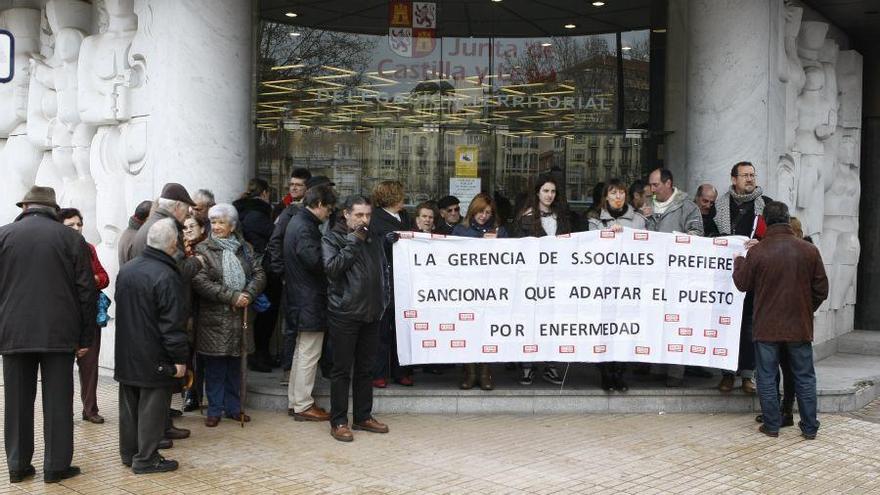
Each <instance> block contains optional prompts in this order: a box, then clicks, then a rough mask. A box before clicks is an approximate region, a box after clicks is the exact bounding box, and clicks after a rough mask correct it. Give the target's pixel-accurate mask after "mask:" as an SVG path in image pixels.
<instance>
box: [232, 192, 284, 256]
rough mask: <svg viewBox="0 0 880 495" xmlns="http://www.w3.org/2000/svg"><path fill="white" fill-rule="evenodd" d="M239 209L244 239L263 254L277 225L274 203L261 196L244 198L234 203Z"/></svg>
mask: <svg viewBox="0 0 880 495" xmlns="http://www.w3.org/2000/svg"><path fill="white" fill-rule="evenodd" d="M232 206H234V207H235V209H236V210H238V223H239V224H240V225H241V232H242V234H243V235H244V240H245V241H247V242H249V243H250V244H251V246H253V248H254V251H256V252H257V254H259V255H262V254H263V253H264V252H265V251H266V247H267V246H268V244H269V238H271V237H272V231H273V230H274V229H275V225H274V224H273V223H272V205H270V204H269V203H267V202H265V201H263V200H262V199H260V198H243V199H239V200H238V201H235V202H234V203H232Z"/></svg>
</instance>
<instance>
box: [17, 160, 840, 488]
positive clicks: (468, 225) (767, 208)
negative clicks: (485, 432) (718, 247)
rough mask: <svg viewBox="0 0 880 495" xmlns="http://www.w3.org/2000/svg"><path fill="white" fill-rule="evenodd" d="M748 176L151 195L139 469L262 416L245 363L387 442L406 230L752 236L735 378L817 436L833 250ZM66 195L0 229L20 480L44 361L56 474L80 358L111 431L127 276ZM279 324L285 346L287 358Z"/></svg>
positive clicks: (124, 425)
mask: <svg viewBox="0 0 880 495" xmlns="http://www.w3.org/2000/svg"><path fill="white" fill-rule="evenodd" d="M730 177H731V179H730V181H731V182H730V186H729V187H728V188H727V189H726V190H725V191H724V193H723V194H721V195H720V196H719V194H718V190H717V189H716V188H715V187H714V186H713V185H711V184H703V185H701V186H700V187H699V188H698V190H697V192H696V194H695V195H694V196H690V195H688V194H687V193H686V192H684V191H682V190H680V189H679V188H678V187H676V186H675V184H674V179H673V176H672V173H671V172H670V171H669V170H667V169H656V170H654V171H652V172H651V173H650V174H649V176H648V177H647V181H635V182H634V183H633V184H625V183H624V182H622V181H621V180H618V179H610V180H607V181H606V182H604V183H601V184H599V185H598V186H597V187H596V188H595V190H594V198H593V199H594V201H593V204H592V206H591V207H590V209H589V210H587V211H586V212H585V214H583V215H582V214H579V213H578V212H576V211H575V210H574V209H572V208H570V207H569V205H568V204H567V201H566V198H565V192H564V176H563V175H562V173H561V171H558V170H551V171H549V172H547V173H543V174H541V175H539V176H538V177H536V179H535V180H534V184H533V187H532V188H531V189H530V190H529V191H527V192H524V193H523V194H521V195H520V196H519V197H517V198H516V201H515V203H514V204H511V202H510V201H509V200H506V199H505V198H503V197H501V196H500V195H498V194H495V195H490V194H488V193H480V194H478V195H476V196H475V197H474V198H468V199H469V201H468V202H467V205H468V207H467V211H462V209H461V205H462V202H461V200H460V199H459V198H456V197H454V196H444V197H442V198H439V199H438V200H437V201H428V202H424V203H421V204H419V205H417V206H416V207H415V208H414V209H413V210H412V211H411V212H410V211H408V210H407V209H406V208H405V207H404V203H405V191H404V186H403V185H402V184H401V183H400V182H398V181H383V182H380V183H379V184H378V185H377V186H376V188H375V190H374V191H373V192H372V195H371V197H369V198H368V197H365V196H360V195H354V196H350V197H348V198H344V199H342V200H340V199H339V198H337V194H336V191H335V190H334V184H333V183H332V181H331V180H330V179H328V178H327V177H324V176H312V175H311V173H310V172H309V170H307V169H304V168H297V169H295V170H294V171H293V173H292V175H291V177H290V182H289V192H288V194H287V195H286V196H285V197H284V198H283V199H282V200H281V201H280V202H279V203H278V204H277V205H273V204H272V203H271V190H270V187H269V185H268V183H267V182H266V181H264V180H262V179H253V180H251V181H250V183H249V184H248V186H247V189H246V191H245V192H244V194H243V195H242V197H241V198H239V199H238V200H236V201H234V202H233V203H231V204H230V203H220V204H217V203H216V202H215V199H214V196H213V194H212V193H211V192H210V191H208V190H204V189H202V190H198V191H196V192H195V193H194V194H193V195H192V196H190V194H189V192H188V191H187V190H186V189H185V188H184V187H183V186H181V185H180V184H175V183H169V184H166V185H165V187H164V188H163V190H162V192H161V194H160V196H159V198H158V199H156V200H155V201H150V200H145V201H144V202H142V203H141V204H139V205H138V206H137V208H136V209H135V211H134V212H133V214H132V216H131V219H130V222H129V226H128V229H126V230H125V231H123V232H122V233H121V234H120V236H119V239H118V257H119V259H118V261H119V265H120V270H119V273H118V275H117V277H116V283H115V294H114V297H113V298H112V300H113V304H115V306H116V307H115V318H116V321H115V328H116V346H115V363H116V364H115V370H114V378H115V379H116V381H118V382H119V407H120V415H119V417H120V420H119V421H120V437H119V453H120V457H121V460H122V462H123V464H125V465H126V466H129V467H131V468H132V470H133V472H135V473H138V474H143V473H155V472H164V471H172V470H174V469H176V468H177V463H176V462H175V461H173V460H168V459H165V458H164V457H163V456H162V455H160V454H159V450H160V449H167V448H171V447H173V441H174V440H181V439H184V438H187V437H188V436H189V435H190V431H189V430H186V429H182V428H177V427H175V426H174V424H173V419H172V418H174V417H176V416H180V415H182V414H183V413H185V412H190V411H196V410H200V409H201V408H202V407H203V406H205V405H206V410H205V411H204V414H205V419H204V423H205V426H206V427H216V426H217V425H218V424H219V423H220V421H222V420H223V419H232V420H235V421H238V422H242V423H244V422H248V421H250V420H251V418H250V417H249V416H248V415H247V414H245V413H244V411H243V410H242V404H241V396H242V392H243V390H242V387H243V386H245V385H244V384H243V383H242V374H243V373H244V372H245V369H244V368H243V366H245V365H244V364H243V363H244V362H247V367H248V369H249V370H251V371H254V372H271V371H272V369H273V368H275V367H280V368H281V369H282V378H281V383H282V385H284V386H286V387H287V391H288V414H289V415H290V416H292V417H293V419H294V420H296V421H314V422H328V421H329V423H330V434H331V436H332V437H333V438H335V439H336V440H339V441H344V442H350V441H352V440H353V439H354V434H353V431H352V430H361V431H367V432H373V433H387V432H388V431H389V428H388V426H387V425H385V424H383V423H381V422H379V421H378V420H377V419H376V418H375V417H374V416H373V414H372V403H373V389H374V388H385V387H388V386H389V385H391V384H392V383H395V384H398V385H401V386H414V385H415V382H416V378H415V377H414V373H413V372H414V370H413V367H410V366H401V365H400V363H399V362H398V359H397V343H396V333H395V310H394V287H393V269H394V267H393V263H392V261H393V256H392V248H393V244H394V243H395V242H396V240H397V239H398V235H397V234H396V233H397V232H400V231H419V232H426V233H433V234H442V235H447V236H463V237H472V238H481V239H493V238H504V237H542V236H554V235H563V234H569V233H573V232H579V231H585V230H607V229H610V230H616V231H620V230H621V229H622V228H624V227H630V228H634V229H646V230H651V231H657V232H683V233H687V234H690V235H696V236H704V235H705V236H718V235H722V236H723V235H741V236H745V237H748V238H749V241H748V242H747V243H746V246H745V247H746V249H748V253H750V254H749V255H748V256H746V257H738V258H737V259H736V260H735V263H734V266H735V270H734V282H735V284H736V286H737V287H738V288H739V289H740V290H742V291H744V292H746V294H747V295H746V300H745V304H744V307H743V318H742V327H741V332H740V335H741V340H740V350H739V369H738V371H737V373H736V374H738V375H740V376H741V382H740V386H741V388H742V390H743V391H744V392H745V393H750V394H754V393H756V391H757V393H758V395H759V397H760V400H761V405H762V410H763V412H762V415H760V416H759V417H758V418H757V419H758V420H759V422H762V424H761V426H760V428H759V429H760V431H761V432H763V433H765V434H767V435H771V436H776V435H778V430H779V428H780V427H781V426H789V425H792V424H793V414H792V410H793V403H794V400H795V398H796V399H797V401H798V405H799V412H800V416H801V423H800V427H801V430H802V434H803V435H804V436H805V437H807V438H814V437H815V435H816V431H817V429H818V421H817V419H816V390H815V389H816V385H815V373H814V371H813V363H812V350H811V344H810V342H811V341H812V313H813V311H815V310H816V309H817V308H818V305H819V304H821V302H822V301H823V300H824V299H825V298H826V297H827V291H828V282H827V278H826V277H825V273H824V269H823V265H822V261H821V257H820V256H819V252H818V250H817V249H816V248H815V247H814V246H812V245H811V244H809V243H808V242H807V241H803V240H801V239H800V237H802V234H801V233H797V234H796V233H795V231H794V230H793V226H797V225H798V224H797V222H796V219H793V218H790V216H789V213H788V209H787V207H786V205H784V204H782V203H778V202H775V201H773V200H772V199H770V198H768V197H767V196H765V195H764V194H763V191H762V190H761V188H760V187H759V186H758V185H757V175H756V173H755V167H754V166H753V165H752V164H751V163H748V162H741V163H737V164H736V165H734V166H733V168H732V170H731V174H730ZM54 196H55V195H54V191H53V190H52V189H51V188H45V187H39V186H35V187H34V188H32V189H31V191H30V192H29V193H28V194H27V196H26V197H25V198H24V199H23V200H22V201H21V202H20V203H18V205H19V206H20V207H21V208H22V210H23V211H22V214H21V216H19V217H18V218H17V219H16V221H15V222H13V223H11V224H9V225H7V226H4V227H2V228H0V255H2V256H0V279H2V280H4V285H3V287H2V288H0V354H2V355H3V372H4V383H5V387H4V394H5V404H6V411H7V412H6V417H5V420H6V425H5V433H6V436H5V438H6V452H7V462H8V466H9V471H10V480H11V481H12V482H16V481H21V480H23V479H25V478H27V477H29V476H32V475H33V474H34V469H33V466H32V465H31V458H32V456H33V450H34V445H33V419H32V418H33V407H34V399H35V394H36V383H37V382H36V376H37V369H38V368H39V369H40V371H41V375H42V386H43V410H44V412H45V423H44V432H45V442H46V444H47V448H46V451H45V456H46V458H45V463H44V466H45V467H44V480H45V481H46V482H56V481H60V480H62V479H65V478H69V477H71V476H75V475H77V474H79V469H78V468H76V467H75V466H71V459H72V453H73V434H72V424H71V423H72V401H73V397H72V394H73V384H72V378H71V375H72V373H71V370H72V366H73V361H74V359H76V362H77V363H78V367H79V373H80V381H81V391H82V418H83V420H84V421H88V422H91V423H95V424H100V423H103V422H104V419H103V417H102V416H101V415H100V414H99V411H98V405H97V401H96V388H97V377H98V355H99V350H100V341H101V338H100V337H101V327H102V326H105V325H106V324H107V321H108V319H109V316H108V305H109V304H110V301H111V299H110V298H109V297H108V296H107V294H104V293H103V292H102V290H103V289H105V288H106V287H107V286H108V284H109V282H110V277H109V276H108V274H107V272H106V271H105V270H104V268H103V267H102V266H101V263H100V261H99V260H98V256H97V254H96V250H95V248H94V246H91V245H89V244H88V243H86V242H85V240H84V239H83V238H82V236H81V235H80V234H79V233H80V231H81V230H82V225H83V222H88V221H90V219H87V218H83V215H82V214H81V213H80V212H79V211H78V210H76V209H72V208H65V209H61V208H59V207H58V205H57V203H56V201H55V197H54ZM410 213H412V216H411V215H410ZM47 296H48V297H49V298H50V299H49V300H48V301H47V300H46V297H47ZM38 301H40V302H38ZM278 328H280V335H279V337H278V340H279V341H280V342H281V345H280V349H279V350H278V352H275V353H273V352H272V350H273V349H272V347H273V346H272V342H274V341H275V340H273V335H274V333H275V331H276V329H278ZM452 367H453V366H452V365H431V366H424V367H422V372H424V373H432V374H443V373H445V372H447V371H448V370H450V368H452ZM780 367H781V371H782V373H781V376H782V384H783V388H784V391H785V394H784V397H783V400H782V402H781V405H780V402H779V396H778V392H777V391H778V389H779V384H778V381H779V376H780V372H779V371H780ZM507 368H508V369H509V370H510V371H511V373H516V376H517V379H518V382H519V383H520V384H521V385H522V386H529V385H531V384H532V383H533V381H534V380H535V378H536V376H537V377H540V378H541V379H542V380H544V381H546V382H549V383H552V384H555V385H560V384H562V383H563V376H562V374H561V373H560V371H559V369H558V367H557V365H556V364H555V363H549V362H548V363H518V364H510V365H508V367H507ZM633 368H634V369H633V370H632V371H633V373H635V374H647V373H654V374H660V375H662V376H665V383H666V386H668V387H681V386H683V385H684V384H685V377H686V376H688V375H691V376H693V375H696V376H704V377H711V376H714V373H713V372H712V371H710V370H706V369H702V368H697V367H694V368H691V367H687V368H686V367H684V366H676V365H662V366H658V365H652V366H647V365H638V366H634V367H633ZM462 369H463V372H462V378H461V382H460V384H459V386H460V388H461V389H465V390H467V389H472V388H474V387H477V386H479V387H480V388H481V389H482V390H485V391H490V390H492V389H493V388H494V387H495V380H494V378H493V375H492V369H491V368H490V367H489V365H488V364H486V363H467V364H464V365H463V366H462ZM598 369H599V371H600V373H599V374H600V384H599V385H600V386H601V388H602V389H604V390H606V391H609V392H611V391H618V392H626V391H627V390H628V388H629V385H628V383H627V374H628V373H629V371H630V370H628V367H627V364H626V363H621V362H608V363H601V364H599V365H598ZM756 371H757V386H756V383H755V373H756ZM318 372H320V373H321V374H322V375H323V376H324V377H326V378H328V379H329V380H330V410H329V411H327V410H325V409H323V408H321V407H320V406H319V405H318V404H317V403H316V402H315V399H314V397H313V389H314V385H315V380H316V377H317V374H318ZM736 374H734V373H730V372H724V373H723V374H722V376H721V381H720V383H719V384H718V388H719V390H721V391H722V392H731V391H732V390H733V388H734V385H735V383H736V381H735V380H736V377H735V376H736ZM184 383H185V385H184ZM175 392H181V393H183V394H184V400H183V411H178V410H175V409H171V397H172V394H173V393H175ZM349 393H351V397H352V409H353V411H352V416H351V419H352V421H349V411H348V409H349Z"/></svg>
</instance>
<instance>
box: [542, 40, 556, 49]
mask: <svg viewBox="0 0 880 495" xmlns="http://www.w3.org/2000/svg"><path fill="white" fill-rule="evenodd" d="M541 46H543V47H544V48H547V47H548V46H553V43H550V42H549V41H545V42H543V43H541Z"/></svg>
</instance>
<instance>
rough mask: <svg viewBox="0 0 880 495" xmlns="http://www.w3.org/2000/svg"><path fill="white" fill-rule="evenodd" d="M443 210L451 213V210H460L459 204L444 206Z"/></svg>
mask: <svg viewBox="0 0 880 495" xmlns="http://www.w3.org/2000/svg"><path fill="white" fill-rule="evenodd" d="M445 211H446V213H452V212H455V211H461V206H450V207H449V208H446V210H445Z"/></svg>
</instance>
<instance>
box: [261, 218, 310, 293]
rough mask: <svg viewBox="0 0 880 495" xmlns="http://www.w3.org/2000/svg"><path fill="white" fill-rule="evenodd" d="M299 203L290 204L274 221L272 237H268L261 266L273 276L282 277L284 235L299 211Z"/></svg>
mask: <svg viewBox="0 0 880 495" xmlns="http://www.w3.org/2000/svg"><path fill="white" fill-rule="evenodd" d="M300 208H301V206H300V204H299V203H291V205H290V206H288V207H287V208H285V209H284V210H283V211H282V212H281V214H280V215H278V218H276V219H275V226H274V227H273V230H272V235H271V236H270V237H269V243H268V244H267V246H266V255H265V256H266V257H267V258H268V259H267V260H265V261H266V262H265V263H264V265H263V266H265V267H266V269H267V270H268V271H269V272H271V273H272V274H274V275H278V276H282V275H284V235H285V234H286V233H287V227H288V226H290V221H291V220H292V219H293V217H294V216H296V212H298V211H299V210H300Z"/></svg>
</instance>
